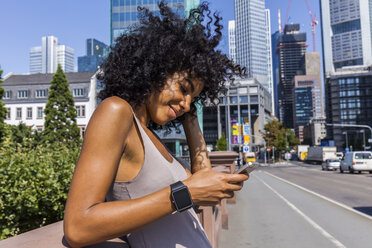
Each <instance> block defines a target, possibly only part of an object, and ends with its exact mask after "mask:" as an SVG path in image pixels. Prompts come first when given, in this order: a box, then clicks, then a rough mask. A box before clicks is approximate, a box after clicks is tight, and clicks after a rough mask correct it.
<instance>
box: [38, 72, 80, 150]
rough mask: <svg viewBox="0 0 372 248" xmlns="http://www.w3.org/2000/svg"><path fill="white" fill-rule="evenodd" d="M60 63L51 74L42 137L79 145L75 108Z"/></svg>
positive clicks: (51, 141) (47, 139) (46, 139)
mask: <svg viewBox="0 0 372 248" xmlns="http://www.w3.org/2000/svg"><path fill="white" fill-rule="evenodd" d="M68 86H69V84H68V82H67V77H66V74H65V73H64V72H63V70H62V67H61V65H58V68H57V72H56V73H55V74H54V75H53V78H52V81H51V86H50V91H49V96H48V102H47V104H46V107H45V124H44V131H43V136H44V137H43V139H44V140H45V141H49V142H50V143H72V144H76V145H79V144H80V142H81V140H80V130H79V128H78V126H77V124H76V109H75V102H74V98H73V97H72V94H71V92H70V90H69V88H68Z"/></svg>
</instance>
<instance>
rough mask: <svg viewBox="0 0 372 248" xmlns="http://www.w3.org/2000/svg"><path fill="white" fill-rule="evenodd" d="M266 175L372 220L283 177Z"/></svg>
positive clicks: (371, 218)
mask: <svg viewBox="0 0 372 248" xmlns="http://www.w3.org/2000/svg"><path fill="white" fill-rule="evenodd" d="M264 173H266V174H267V175H269V176H272V177H274V178H276V179H278V180H280V181H282V182H285V183H287V184H289V185H292V186H294V187H296V188H299V189H301V190H303V191H305V192H307V193H310V194H313V195H315V196H317V197H319V198H322V199H323V200H326V201H329V202H331V203H333V204H335V205H337V206H339V207H342V208H344V209H346V210H349V211H351V212H353V213H355V214H358V215H360V216H363V217H365V218H367V219H369V220H372V216H369V215H368V214H364V213H362V212H359V211H357V210H355V209H353V208H351V207H349V206H346V205H344V204H342V203H340V202H337V201H335V200H332V199H330V198H328V197H326V196H323V195H321V194H318V193H316V192H314V191H311V190H309V189H306V188H304V187H302V186H300V185H297V184H295V183H292V182H290V181H287V180H285V179H283V178H281V177H278V176H275V175H273V174H271V173H269V172H266V171H264Z"/></svg>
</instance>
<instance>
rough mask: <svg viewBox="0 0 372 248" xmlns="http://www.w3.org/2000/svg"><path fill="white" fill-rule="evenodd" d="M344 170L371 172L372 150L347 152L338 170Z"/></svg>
mask: <svg viewBox="0 0 372 248" xmlns="http://www.w3.org/2000/svg"><path fill="white" fill-rule="evenodd" d="M344 171H349V172H350V173H354V172H355V171H358V172H359V173H361V172H362V171H368V172H369V173H370V174H372V152H369V151H360V152H347V153H346V154H345V157H344V159H343V160H342V161H341V164H340V172H341V173H344Z"/></svg>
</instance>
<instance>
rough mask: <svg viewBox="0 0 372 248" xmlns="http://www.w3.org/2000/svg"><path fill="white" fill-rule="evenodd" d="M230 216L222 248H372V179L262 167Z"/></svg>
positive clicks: (308, 168) (289, 166) (303, 167)
mask: <svg viewBox="0 0 372 248" xmlns="http://www.w3.org/2000/svg"><path fill="white" fill-rule="evenodd" d="M228 213H229V229H228V230H222V231H221V235H220V240H219V248H225V247H226V248H228V247H260V248H263V247H283V248H284V247H285V248H291V247H309V248H310V247H322V248H323V247H324V248H328V247H352V248H357V247H361V248H362V247H363V248H365V247H372V235H371V234H372V175H371V174H368V173H362V174H348V173H346V174H345V173H344V174H341V173H339V172H338V171H322V170H321V168H320V166H318V165H317V166H314V165H308V164H303V163H301V162H290V163H284V164H281V165H270V166H266V167H260V168H259V169H257V170H256V171H254V172H252V173H251V178H250V179H249V180H248V181H247V182H246V183H245V185H244V188H243V189H242V190H241V191H240V192H239V193H238V194H237V203H236V204H234V205H228Z"/></svg>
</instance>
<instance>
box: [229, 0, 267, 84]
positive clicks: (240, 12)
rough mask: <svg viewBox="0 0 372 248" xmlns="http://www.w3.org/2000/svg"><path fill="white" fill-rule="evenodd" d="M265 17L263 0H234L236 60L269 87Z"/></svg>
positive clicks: (250, 74) (249, 74) (249, 73)
mask: <svg viewBox="0 0 372 248" xmlns="http://www.w3.org/2000/svg"><path fill="white" fill-rule="evenodd" d="M267 17H268V16H267V15H266V12H265V1H264V0H235V25H236V26H235V35H236V62H237V63H238V64H240V65H241V66H244V67H246V68H247V73H248V76H249V77H253V78H255V79H257V80H258V81H259V82H260V83H262V84H263V85H264V86H265V87H267V88H269V86H268V66H267V61H268V53H267V33H266V27H265V26H266V22H267V21H266V18H267Z"/></svg>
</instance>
